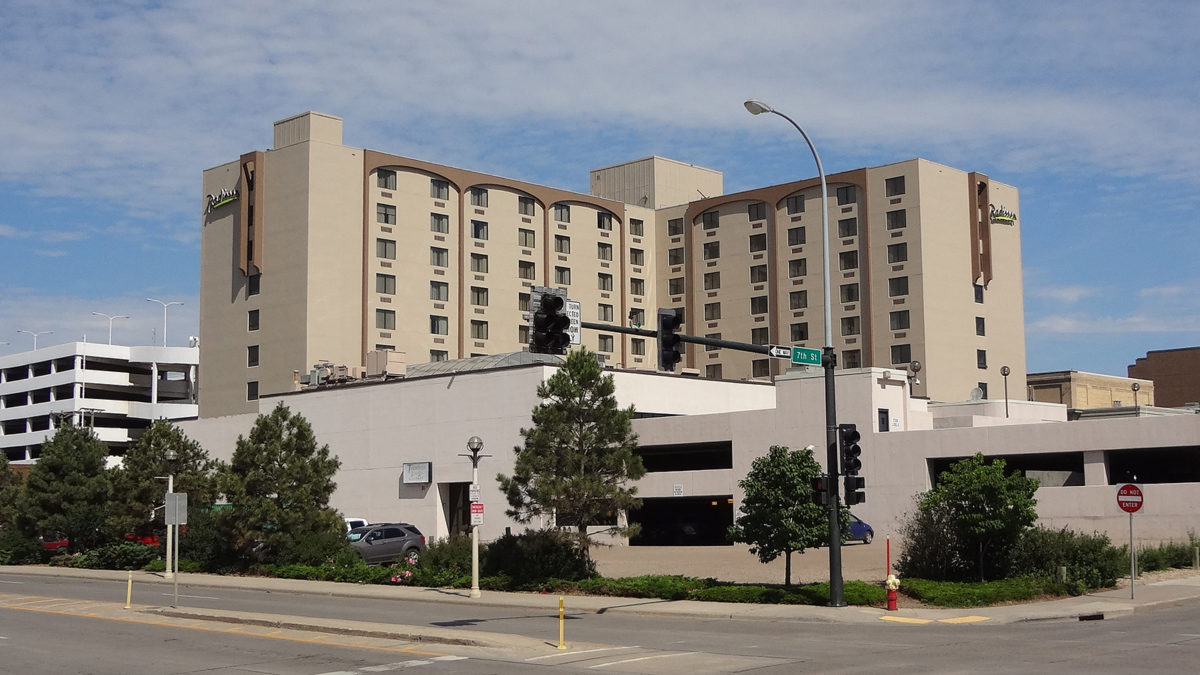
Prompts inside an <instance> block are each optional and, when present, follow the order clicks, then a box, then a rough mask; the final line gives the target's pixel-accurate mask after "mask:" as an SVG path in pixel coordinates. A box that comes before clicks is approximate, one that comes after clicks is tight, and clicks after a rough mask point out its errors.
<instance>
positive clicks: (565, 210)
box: [554, 204, 571, 223]
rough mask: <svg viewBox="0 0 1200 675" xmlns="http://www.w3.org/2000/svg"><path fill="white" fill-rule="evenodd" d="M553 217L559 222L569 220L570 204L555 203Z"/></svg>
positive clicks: (567, 221)
mask: <svg viewBox="0 0 1200 675" xmlns="http://www.w3.org/2000/svg"><path fill="white" fill-rule="evenodd" d="M554 219H555V220H557V221H558V222H560V223H569V222H571V205H570V204H555V205H554Z"/></svg>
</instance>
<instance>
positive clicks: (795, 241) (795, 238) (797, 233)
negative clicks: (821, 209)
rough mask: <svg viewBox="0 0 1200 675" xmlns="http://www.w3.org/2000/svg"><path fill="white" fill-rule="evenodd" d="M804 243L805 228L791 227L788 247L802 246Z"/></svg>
mask: <svg viewBox="0 0 1200 675" xmlns="http://www.w3.org/2000/svg"><path fill="white" fill-rule="evenodd" d="M804 243H805V241H804V227H803V226H801V227H789V228H788V246H801V245H803V244H804Z"/></svg>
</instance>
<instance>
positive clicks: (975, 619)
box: [938, 616, 989, 623]
mask: <svg viewBox="0 0 1200 675" xmlns="http://www.w3.org/2000/svg"><path fill="white" fill-rule="evenodd" d="M988 620H989V619H988V618H987V617H986V616H956V617H954V618H953V619H938V623H979V622H980V621H988Z"/></svg>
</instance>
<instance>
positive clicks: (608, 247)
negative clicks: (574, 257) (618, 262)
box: [596, 242, 613, 260]
mask: <svg viewBox="0 0 1200 675" xmlns="http://www.w3.org/2000/svg"><path fill="white" fill-rule="evenodd" d="M612 252H613V247H612V244H605V243H604V242H601V243H599V244H596V258H597V259H599V260H612Z"/></svg>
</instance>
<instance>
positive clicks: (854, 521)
mask: <svg viewBox="0 0 1200 675" xmlns="http://www.w3.org/2000/svg"><path fill="white" fill-rule="evenodd" d="M849 529H850V533H849V535H847V537H846V538H847V539H848V540H849V541H861V542H862V543H864V544H869V543H871V540H872V539H874V538H875V530H873V529H871V526H870V525H868V524H866V523H864V522H863V521H862V520H861V519H860V518H859V517H858V516H856V515H854V514H853V513H851V514H850V528H849Z"/></svg>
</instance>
